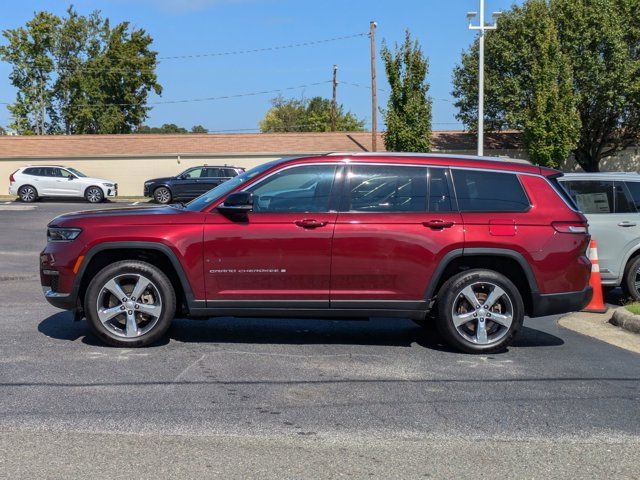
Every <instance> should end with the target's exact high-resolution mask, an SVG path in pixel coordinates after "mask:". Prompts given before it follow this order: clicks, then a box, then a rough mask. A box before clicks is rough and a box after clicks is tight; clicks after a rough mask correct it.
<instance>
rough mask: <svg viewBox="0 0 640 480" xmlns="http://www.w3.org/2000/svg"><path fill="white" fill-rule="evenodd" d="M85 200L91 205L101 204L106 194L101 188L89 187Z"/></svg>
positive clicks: (85, 193)
mask: <svg viewBox="0 0 640 480" xmlns="http://www.w3.org/2000/svg"><path fill="white" fill-rule="evenodd" d="M84 198H86V199H87V202H89V203H100V202H102V201H103V200H104V192H103V191H102V189H101V188H100V187H89V188H87V190H86V191H85V192H84Z"/></svg>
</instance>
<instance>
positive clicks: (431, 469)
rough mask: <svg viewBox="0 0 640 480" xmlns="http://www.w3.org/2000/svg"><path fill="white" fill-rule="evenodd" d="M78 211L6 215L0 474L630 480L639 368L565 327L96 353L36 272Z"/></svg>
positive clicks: (377, 325)
mask: <svg viewBox="0 0 640 480" xmlns="http://www.w3.org/2000/svg"><path fill="white" fill-rule="evenodd" d="M120 205H121V204H113V203H112V204H106V205H103V206H102V207H101V208H112V207H113V206H120ZM88 208H96V207H94V206H90V205H87V204H84V203H75V202H64V203H60V202H39V203H36V204H34V205H33V206H25V205H23V204H19V203H9V204H4V203H1V202H0V225H1V228H2V235H1V237H0V238H1V239H2V244H1V245H0V286H1V289H0V331H1V332H2V334H1V337H0V452H2V453H0V472H4V473H3V474H2V473H0V477H1V476H3V475H6V476H7V478H60V477H66V478H70V477H74V476H77V477H84V478H86V477H87V476H89V475H91V476H93V477H95V478H101V477H111V478H120V477H122V478H125V477H126V478H131V477H136V478H141V477H147V476H153V477H154V478H169V477H172V478H175V477H177V476H189V477H191V478H198V477H211V476H215V475H219V476H220V477H221V478H248V477H250V476H258V477H260V478H301V477H304V478H342V477H347V478H363V477H367V478H369V477H382V478H427V477H435V478H441V477H449V478H452V477H458V478H461V477H476V478H477V477H481V478H485V477H486V478H505V477H511V478H513V477H514V476H526V477H527V478H541V477H546V478H560V477H567V476H569V477H570V478H589V477H590V478H593V477H603V476H615V477H617V478H638V477H640V462H638V461H637V452H638V448H640V356H638V355H636V354H633V353H630V352H627V351H625V350H621V349H618V348H616V347H613V346H611V345H608V344H606V343H602V342H599V341H598V340H595V339H591V338H588V337H584V336H581V335H579V334H577V333H574V332H571V331H569V330H565V329H563V328H562V327H560V326H559V325H558V324H557V319H558V317H545V318H541V319H527V320H526V322H525V328H524V330H523V331H522V332H521V334H520V336H519V338H518V340H517V341H516V343H515V345H514V346H513V347H512V348H510V349H509V351H508V352H505V353H502V354H496V355H491V356H472V355H463V354H459V353H456V352H452V351H450V350H448V349H447V348H445V347H444V346H442V345H441V344H440V342H439V340H438V338H437V337H436V336H435V334H434V333H432V332H428V331H427V332H425V331H423V330H422V329H420V328H419V327H417V326H415V325H414V324H413V323H412V322H410V321H408V320H407V321H405V320H394V319H373V320H371V321H368V322H354V321H345V322H340V321H315V320H257V319H255V320H254V319H248V320H247V319H232V318H226V319H215V320H213V319H212V320H208V321H200V320H188V319H179V320H176V321H175V322H174V325H173V327H172V329H171V330H170V336H169V338H168V339H167V341H166V342H162V344H160V345H156V346H154V347H151V348H146V349H140V350H132V349H116V348H108V347H104V346H102V345H100V344H98V343H97V342H96V340H95V339H94V338H93V337H92V336H91V335H90V334H89V333H88V329H87V326H86V325H85V323H84V322H73V320H72V315H71V314H70V313H68V312H62V311H60V310H57V309H55V308H53V307H51V306H49V305H48V304H47V303H46V301H45V300H44V298H43V296H42V292H41V288H40V285H39V281H38V275H37V262H38V253H39V251H40V249H41V248H42V247H43V246H44V242H45V225H46V223H47V222H48V221H49V220H50V219H51V218H53V217H54V216H56V215H58V214H61V213H64V212H68V211H73V210H81V209H88ZM141 472H147V473H141Z"/></svg>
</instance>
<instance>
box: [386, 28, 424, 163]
mask: <svg viewBox="0 0 640 480" xmlns="http://www.w3.org/2000/svg"><path fill="white" fill-rule="evenodd" d="M381 55H382V60H383V61H384V66H385V72H386V74H387V80H388V81H389V85H390V86H391V93H390V95H389V101H388V103H387V108H386V109H384V110H382V113H383V115H384V118H385V122H386V124H387V130H386V132H385V134H384V143H385V147H386V149H387V150H389V151H396V152H428V151H429V150H430V149H431V103H432V102H431V98H430V97H429V95H428V93H429V84H428V83H427V81H426V77H427V74H428V72H429V61H428V59H427V58H425V57H424V55H423V54H422V50H421V48H420V45H419V44H418V41H417V40H416V41H412V40H411V34H410V33H409V31H408V30H407V31H406V32H405V39H404V43H403V44H402V45H400V46H398V45H396V46H395V49H394V52H391V51H390V50H389V48H388V47H387V45H386V44H385V43H384V42H383V45H382V50H381Z"/></svg>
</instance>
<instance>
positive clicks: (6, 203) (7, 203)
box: [4, 202, 13, 205]
mask: <svg viewBox="0 0 640 480" xmlns="http://www.w3.org/2000/svg"><path fill="white" fill-rule="evenodd" d="M11 203H13V202H4V204H5V205H9V204H11Z"/></svg>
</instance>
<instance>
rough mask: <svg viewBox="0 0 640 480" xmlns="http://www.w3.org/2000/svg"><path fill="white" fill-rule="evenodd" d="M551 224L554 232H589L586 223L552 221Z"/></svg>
mask: <svg viewBox="0 0 640 480" xmlns="http://www.w3.org/2000/svg"><path fill="white" fill-rule="evenodd" d="M551 226H553V228H554V229H555V231H556V232H560V233H579V234H583V235H584V234H587V233H589V228H588V227H587V225H585V224H584V223H579V222H552V223H551Z"/></svg>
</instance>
